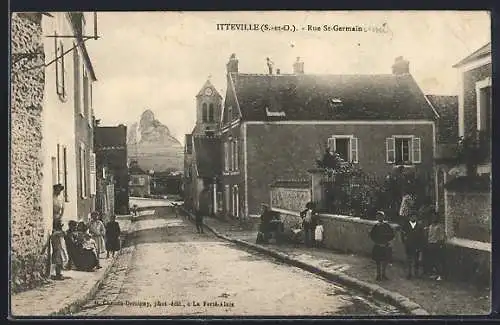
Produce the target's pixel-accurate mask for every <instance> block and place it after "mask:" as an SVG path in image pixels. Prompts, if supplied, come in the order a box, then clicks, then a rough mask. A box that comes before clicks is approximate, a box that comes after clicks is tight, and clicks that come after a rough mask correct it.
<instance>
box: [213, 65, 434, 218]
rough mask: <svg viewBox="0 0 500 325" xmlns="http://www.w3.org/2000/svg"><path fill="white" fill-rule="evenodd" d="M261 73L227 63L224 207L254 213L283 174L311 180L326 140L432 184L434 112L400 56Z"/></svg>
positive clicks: (376, 165)
mask: <svg viewBox="0 0 500 325" xmlns="http://www.w3.org/2000/svg"><path fill="white" fill-rule="evenodd" d="M294 69H295V71H294V73H293V74H276V75H270V74H268V75H258V74H242V73H239V71H238V60H237V59H236V56H235V55H232V56H231V58H230V60H229V62H228V64H227V80H228V81H227V91H226V98H225V104H224V111H223V115H222V135H221V142H222V146H223V148H224V149H223V161H224V169H223V187H224V190H225V194H224V209H225V212H226V213H229V214H231V215H233V216H238V215H237V214H238V213H240V214H244V215H245V216H257V215H258V213H259V211H260V205H261V204H262V203H268V202H269V200H270V186H271V185H272V184H273V183H274V182H279V181H296V180H304V179H306V180H307V179H309V177H310V176H309V174H308V169H311V168H312V167H314V164H315V161H316V159H317V158H320V156H321V155H322V153H323V152H324V151H325V148H326V147H329V148H331V149H332V150H333V151H335V152H337V153H338V154H340V156H341V157H342V158H344V159H345V160H346V161H351V162H354V163H356V164H358V165H359V166H360V167H361V168H362V170H364V171H365V172H367V173H368V174H370V175H372V176H373V177H378V178H382V177H384V176H386V175H387V174H388V173H389V172H390V171H392V170H393V169H394V168H396V167H398V166H405V167H409V168H411V169H414V170H415V171H416V173H417V174H422V175H423V176H425V177H426V178H427V179H428V181H429V184H431V185H430V186H429V191H432V190H433V189H432V188H433V186H432V184H433V175H432V174H433V173H432V171H433V167H434V159H433V151H434V141H435V120H436V118H437V117H438V114H437V112H436V111H435V110H434V108H433V107H432V105H431V104H430V103H429V102H428V100H427V99H426V97H425V96H424V94H423V93H422V91H421V90H420V88H419V87H418V85H417V84H416V82H415V80H414V79H413V77H412V76H411V74H410V73H409V63H408V62H407V61H405V60H403V59H402V58H398V59H397V60H396V62H395V64H394V66H393V73H392V74H386V75H305V74H303V63H301V64H300V65H297V64H295V65H294Z"/></svg>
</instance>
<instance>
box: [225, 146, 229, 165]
mask: <svg viewBox="0 0 500 325" xmlns="http://www.w3.org/2000/svg"><path fill="white" fill-rule="evenodd" d="M224 170H226V171H228V170H229V142H224Z"/></svg>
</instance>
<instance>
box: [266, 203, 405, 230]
mask: <svg viewBox="0 0 500 325" xmlns="http://www.w3.org/2000/svg"><path fill="white" fill-rule="evenodd" d="M271 210H272V211H276V212H279V213H284V214H288V215H292V216H297V217H300V212H297V211H291V210H287V209H280V208H271ZM319 216H320V217H323V218H331V219H337V220H341V221H347V222H352V223H360V224H365V225H370V226H374V225H375V224H376V223H377V221H375V220H367V219H361V218H359V217H351V216H344V215H340V214H328V213H320V214H319ZM390 225H391V226H392V227H393V228H395V229H398V228H399V225H397V224H395V223H390Z"/></svg>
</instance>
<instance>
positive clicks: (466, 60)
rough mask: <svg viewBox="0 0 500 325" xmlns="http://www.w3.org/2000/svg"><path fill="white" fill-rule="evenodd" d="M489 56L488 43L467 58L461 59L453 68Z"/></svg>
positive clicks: (489, 44) (489, 46) (489, 47)
mask: <svg viewBox="0 0 500 325" xmlns="http://www.w3.org/2000/svg"><path fill="white" fill-rule="evenodd" d="M488 55H491V42H489V43H488V44H486V45H483V46H482V47H481V48H479V49H477V50H475V51H474V52H472V53H471V54H469V55H468V56H467V57H465V58H464V59H462V60H461V61H460V62H458V63H456V64H455V65H453V68H458V67H460V66H462V65H464V64H467V63H469V62H472V61H475V60H479V59H481V58H483V57H485V56H488Z"/></svg>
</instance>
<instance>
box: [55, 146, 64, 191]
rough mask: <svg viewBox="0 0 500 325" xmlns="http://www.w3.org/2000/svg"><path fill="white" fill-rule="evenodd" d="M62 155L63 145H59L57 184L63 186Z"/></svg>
mask: <svg viewBox="0 0 500 325" xmlns="http://www.w3.org/2000/svg"><path fill="white" fill-rule="evenodd" d="M61 156H62V154H61V145H60V144H58V145H57V184H61V185H62V182H63V176H64V175H63V170H62V157H61Z"/></svg>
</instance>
